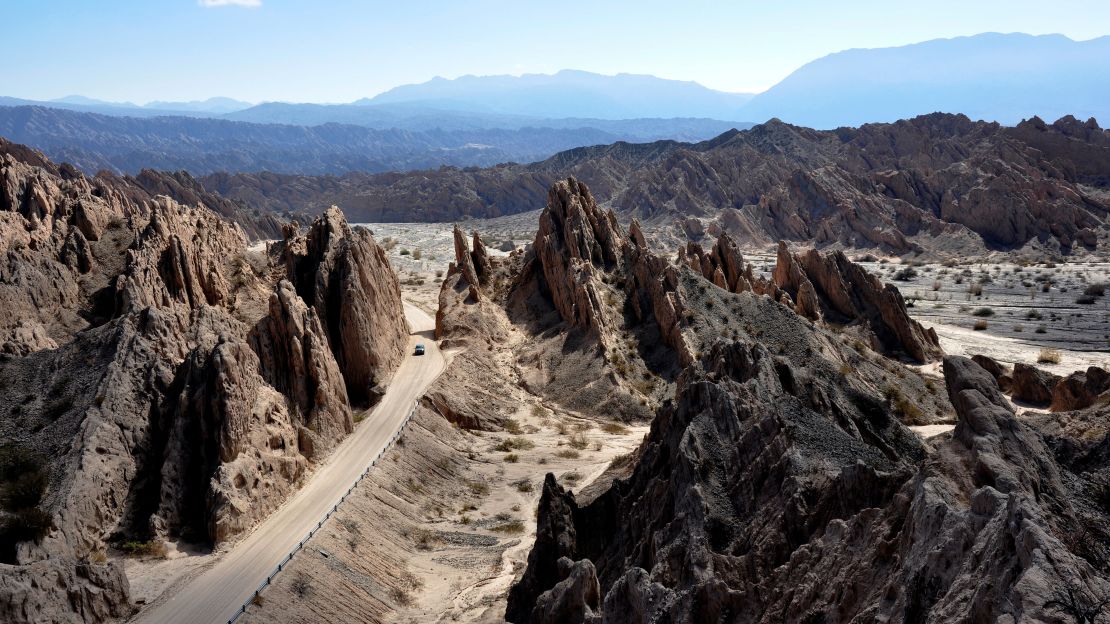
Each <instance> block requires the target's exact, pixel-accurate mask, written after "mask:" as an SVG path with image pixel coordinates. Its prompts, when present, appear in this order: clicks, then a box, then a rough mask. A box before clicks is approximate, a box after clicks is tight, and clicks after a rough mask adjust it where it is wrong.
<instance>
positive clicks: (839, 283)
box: [774, 241, 941, 362]
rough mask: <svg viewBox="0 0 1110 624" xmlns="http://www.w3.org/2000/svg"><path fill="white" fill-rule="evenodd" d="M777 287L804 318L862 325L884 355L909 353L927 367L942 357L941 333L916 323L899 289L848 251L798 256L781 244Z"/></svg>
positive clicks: (776, 266) (776, 267) (776, 278)
mask: <svg viewBox="0 0 1110 624" xmlns="http://www.w3.org/2000/svg"><path fill="white" fill-rule="evenodd" d="M774 281H775V284H776V285H777V286H778V287H779V288H781V289H783V290H784V291H786V292H787V293H788V294H790V296H791V297H793V298H794V300H795V302H796V304H795V305H796V308H795V309H796V310H797V312H798V313H799V314H801V315H803V316H805V317H807V318H810V319H813V320H816V319H818V318H822V317H827V318H830V319H833V320H837V321H843V320H848V321H853V320H861V321H863V322H864V323H866V325H867V326H868V328H869V329H870V330H871V333H872V335H873V336H874V337H875V340H876V342H877V343H878V344H877V345H876V346H877V347H878V348H879V349H878V350H881V351H888V352H889V351H903V352H905V353H906V354H907V355H909V356H910V357H912V358H914V359H915V360H918V361H921V362H928V361H930V360H935V359H937V358H938V357H940V355H941V350H940V341H939V339H938V338H937V334H936V332H934V331H933V330H931V329H928V330H927V329H925V328H924V327H922V326H921V324H920V323H918V322H917V321H915V320H913V319H911V318H910V315H909V313H908V312H907V311H906V302H905V301H904V300H903V299H902V294H901V293H900V292H898V289H897V288H895V287H894V286H892V285H890V284H886V285H884V284H883V283H882V281H880V280H879V278H878V277H875V276H874V275H872V274H870V273H868V272H867V271H866V270H865V269H864V268H863V267H861V266H859V265H858V264H855V263H853V262H852V261H850V260H848V258H847V256H845V255H844V253H843V252H840V251H834V252H832V253H830V254H824V255H823V254H821V253H819V252H818V251H817V250H816V249H811V250H809V251H808V252H806V253H805V254H803V255H801V256H794V255H792V254H791V253H790V252H789V251H788V250H787V248H786V244H785V243H784V242H781V241H780V242H779V248H778V261H777V262H776V264H775V272H774Z"/></svg>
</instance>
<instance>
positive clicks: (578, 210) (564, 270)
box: [516, 178, 624, 333]
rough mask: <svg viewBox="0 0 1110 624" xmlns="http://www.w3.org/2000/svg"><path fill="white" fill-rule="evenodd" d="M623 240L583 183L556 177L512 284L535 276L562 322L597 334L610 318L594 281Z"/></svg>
mask: <svg viewBox="0 0 1110 624" xmlns="http://www.w3.org/2000/svg"><path fill="white" fill-rule="evenodd" d="M623 240H624V238H623V236H622V235H621V233H620V229H619V228H618V227H617V218H616V215H614V214H613V212H612V211H609V212H602V210H601V209H600V208H598V206H597V202H595V201H594V198H593V195H591V194H590V190H589V189H588V188H587V187H586V185H585V184H583V183H581V182H579V181H577V180H575V179H574V178H569V179H567V180H563V181H560V182H557V183H556V184H555V185H553V186H552V187H551V190H550V191H549V192H548V196H547V208H546V209H545V210H544V211H543V212H542V213H541V214H540V225H539V230H538V231H537V232H536V240H535V242H534V243H533V244H532V249H531V250H530V252H529V257H528V259H527V260H526V264H525V268H524V270H523V271H522V272H521V274H520V277H519V278H518V283H517V285H516V286H517V288H518V289H519V290H523V289H526V288H528V283H529V281H531V280H535V282H536V284H537V287H538V288H539V289H540V290H541V291H542V292H545V293H547V294H548V296H549V299H550V301H551V302H552V304H553V305H554V306H555V309H556V310H557V311H558V313H559V316H560V317H562V319H563V320H564V321H565V322H566V323H568V324H569V325H571V326H574V327H578V328H581V329H586V330H591V331H594V332H597V333H603V332H604V331H605V330H606V329H607V328H608V326H609V325H610V323H611V320H610V319H609V318H608V317H609V315H608V313H607V312H606V310H605V306H604V304H603V299H602V294H601V289H600V288H599V286H598V284H597V283H596V281H597V280H600V279H601V273H604V272H609V271H613V270H615V269H616V268H617V267H618V263H619V261H620V258H621V246H622V243H623Z"/></svg>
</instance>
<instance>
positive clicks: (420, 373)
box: [136, 303, 444, 624]
mask: <svg viewBox="0 0 1110 624" xmlns="http://www.w3.org/2000/svg"><path fill="white" fill-rule="evenodd" d="M405 318H407V319H408V322H409V327H411V328H412V335H411V336H410V337H409V349H408V356H407V357H406V358H405V360H404V361H403V362H402V363H401V365H400V366H399V367H398V368H397V372H396V373H395V374H394V375H393V380H392V382H391V383H390V385H389V388H388V389H387V390H386V393H385V396H384V397H383V398H382V400H381V402H379V403H378V404H377V405H376V406H375V407H374V408H373V411H372V412H371V413H370V414H369V415H368V416H367V418H366V419H365V420H363V421H362V423H361V424H359V425H358V426H357V427H356V429H355V432H354V433H353V434H351V435H350V436H348V437H347V439H346V440H344V441H343V442H342V443H341V444H340V445H339V446H338V447H337V448H336V450H335V451H334V452H333V453H332V454H331V456H330V457H329V458H328V459H327V461H326V462H325V463H324V465H323V466H321V467H320V468H318V469H317V470H316V472H315V473H313V475H312V476H311V477H310V478H309V480H308V482H307V483H305V484H304V486H303V487H302V488H301V489H300V490H298V491H297V492H296V493H295V494H293V496H292V497H290V499H289V500H288V501H287V502H286V503H285V504H284V505H283V506H282V507H281V509H279V510H278V511H276V512H274V513H273V514H271V515H270V516H269V517H268V518H266V520H264V521H263V522H262V523H261V524H260V525H258V527H256V528H255V530H254V531H253V532H251V533H250V535H248V536H247V537H246V538H245V539H243V540H242V541H240V542H239V543H237V544H235V545H234V546H232V547H231V549H230V550H228V552H227V553H225V554H224V555H223V556H222V557H220V559H219V560H218V561H217V562H216V563H215V564H214V565H212V567H210V568H208V569H207V570H205V571H204V572H202V573H201V574H200V575H198V576H197V577H196V578H193V579H192V580H190V581H189V582H188V584H186V585H185V586H183V587H182V588H181V590H180V591H178V592H177V593H176V594H175V595H174V596H172V597H170V598H168V599H165V600H161V601H159V602H157V603H155V604H153V605H152V606H151V607H150V608H149V609H147V610H145V611H144V612H141V613H140V614H139V615H138V617H137V618H136V621H138V622H144V623H145V622H150V623H155V622H157V623H159V624H161V623H181V624H186V623H188V624H206V623H216V622H221V623H222V622H227V621H228V620H229V619H230V618H231V617H232V616H234V615H235V613H236V612H237V611H238V610H239V608H240V606H241V605H242V604H243V603H244V602H245V601H247V600H249V599H250V598H251V596H252V594H253V593H254V591H255V589H257V588H258V586H259V585H260V584H261V583H262V581H264V580H265V579H266V575H267V574H269V573H270V572H271V571H272V570H273V569H274V568H275V567H276V566H277V565H278V563H280V562H281V561H282V560H283V559H285V556H286V555H287V554H289V552H290V551H291V550H292V549H293V548H294V547H295V546H296V545H297V543H298V542H300V540H301V539H303V538H304V536H305V535H307V534H308V532H309V531H310V530H312V529H313V528H315V527H316V523H318V522H320V521H321V520H322V519H323V518H324V516H325V514H327V512H328V511H329V510H330V509H331V507H332V505H334V504H335V503H336V501H338V500H339V498H340V497H341V496H343V494H344V493H345V492H346V491H347V489H348V488H350V487H351V485H353V484H354V483H355V481H356V480H357V479H358V477H359V475H361V474H362V473H363V472H364V471H365V470H366V468H367V467H368V466H369V465H370V463H371V462H372V461H373V460H374V458H375V457H377V456H378V453H379V452H381V450H382V449H384V448H385V447H386V445H387V444H389V442H390V440H391V438H392V437H393V434H394V433H395V432H396V431H397V430H398V429H399V428H400V427H401V425H402V424H403V423H404V420H405V417H406V416H407V415H408V413H409V408H411V407H412V404H413V402H414V401H416V400H417V399H418V398H420V396H421V395H422V394H423V393H424V390H425V389H426V388H427V387H428V385H429V384H431V382H432V381H433V380H434V379H435V378H436V377H437V376H438V375H439V374H440V372H442V371H443V368H444V360H443V356H442V354H440V352H439V349H438V348H437V346H436V344H435V340H434V339H433V335H432V333H433V331H434V328H435V321H433V320H432V318H431V317H430V316H428V315H427V314H426V313H424V312H423V311H422V310H420V309H418V308H416V307H415V306H413V305H410V304H408V303H405ZM418 342H423V343H424V344H425V346H426V347H427V351H426V354H425V355H423V356H414V355H413V354H412V353H413V349H414V347H415V346H416V343H418Z"/></svg>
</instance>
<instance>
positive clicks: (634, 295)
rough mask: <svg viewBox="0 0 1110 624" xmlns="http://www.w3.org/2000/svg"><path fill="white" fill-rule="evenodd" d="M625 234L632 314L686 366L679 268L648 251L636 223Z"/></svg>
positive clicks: (688, 352)
mask: <svg viewBox="0 0 1110 624" xmlns="http://www.w3.org/2000/svg"><path fill="white" fill-rule="evenodd" d="M628 232H629V237H628V238H629V241H628V243H626V244H625V246H624V258H625V266H626V267H627V274H628V275H627V278H626V280H625V290H626V293H627V298H628V302H629V306H630V307H631V309H632V313H633V315H635V317H636V318H637V319H638V320H639V321H640V322H641V323H648V322H654V323H655V325H656V326H657V327H658V329H659V335H660V337H661V338H662V340H663V344H665V345H667V346H668V347H670V348H671V349H673V350H674V352H675V355H676V356H677V359H678V363H679V365H680V366H688V365H690V364H691V363H692V362H693V361H694V349H693V348H692V347H691V346H690V344H689V341H688V339H687V337H686V336H685V335H684V334H683V331H682V320H683V313H684V311H685V308H686V304H685V300H684V297H683V295H682V290H681V289H680V287H679V281H680V280H679V273H678V271H679V268H678V267H676V266H673V265H671V264H670V263H668V262H667V261H666V260H665V259H664V258H662V257H660V256H656V255H654V254H652V253H651V252H650V251H649V250H648V248H647V243H646V242H645V240H644V235H643V232H642V231H641V230H640V224H639V222H638V221H635V220H633V221H632V225H631V226H630V227H629V230H628Z"/></svg>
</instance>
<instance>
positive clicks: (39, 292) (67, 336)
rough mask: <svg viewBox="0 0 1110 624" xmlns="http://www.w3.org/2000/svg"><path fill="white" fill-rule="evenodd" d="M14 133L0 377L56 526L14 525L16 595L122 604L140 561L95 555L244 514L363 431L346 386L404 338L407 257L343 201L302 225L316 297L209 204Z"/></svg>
mask: <svg viewBox="0 0 1110 624" xmlns="http://www.w3.org/2000/svg"><path fill="white" fill-rule="evenodd" d="M4 147H5V149H4V150H3V151H0V181H2V184H0V229H2V231H3V234H4V235H3V236H0V254H3V256H4V258H3V259H4V262H3V263H0V267H3V268H2V269H0V272H2V275H0V299H2V300H3V301H4V302H5V305H6V306H7V307H6V308H5V310H6V311H8V310H10V311H11V314H9V315H6V316H5V317H4V318H3V319H0V348H2V349H3V351H4V353H5V354H6V355H4V356H3V357H2V358H0V384H2V385H3V387H5V388H7V389H16V391H13V392H5V393H0V414H4V415H5V418H3V419H0V437H2V438H3V439H4V440H5V441H6V442H8V443H11V444H13V445H15V446H18V447H20V448H25V449H29V450H32V451H35V452H37V453H38V454H40V455H42V456H44V457H48V458H50V465H49V469H50V471H51V472H52V478H51V479H50V485H49V487H48V489H47V490H46V492H45V495H44V496H43V497H42V502H41V503H40V505H39V506H40V507H41V510H42V511H44V512H45V513H46V514H47V516H48V517H49V518H50V521H51V524H52V528H51V527H47V528H46V530H45V534H44V535H42V536H41V537H35V538H32V539H26V540H22V541H20V543H19V544H14V545H10V544H5V548H4V552H5V553H14V555H7V554H6V555H4V557H5V559H8V560H6V561H4V563H10V564H15V565H14V567H13V566H4V565H0V587H4V588H7V589H6V590H5V591H4V592H0V612H3V613H5V614H8V615H10V616H11V617H9V618H8V619H9V620H11V621H16V622H19V621H42V620H43V619H46V620H64V621H79V620H82V619H85V620H89V621H99V620H101V619H104V618H111V617H125V616H126V615H128V614H129V613H130V610H131V607H130V605H129V604H128V601H127V593H128V587H127V585H126V580H125V578H124V577H123V575H122V572H121V571H120V569H119V567H118V565H117V563H115V562H114V561H109V562H107V563H104V564H101V563H91V562H92V561H94V560H95V561H99V560H102V558H101V557H100V556H99V553H102V552H104V551H105V550H107V549H108V547H109V546H110V545H112V544H116V543H118V542H121V541H127V540H138V541H144V540H148V539H155V540H157V539H162V538H176V537H180V538H183V539H185V540H186V541H190V542H196V543H201V544H216V543H219V542H222V541H224V540H227V539H229V538H231V537H233V536H235V535H237V534H239V533H242V532H243V531H246V530H249V529H250V528H251V527H252V526H254V524H256V523H257V522H258V521H259V520H261V519H262V518H264V517H266V516H267V515H268V514H269V513H271V512H272V511H273V510H274V509H276V508H277V506H278V505H280V504H281V502H282V501H283V500H284V499H285V497H286V496H288V495H289V494H290V493H291V492H293V491H294V490H295V489H296V487H298V486H299V483H300V481H301V478H302V476H303V474H305V472H306V469H307V467H308V466H309V463H310V462H312V461H317V460H319V459H320V458H322V457H323V456H324V455H325V454H326V453H327V451H328V450H329V449H330V448H332V447H333V446H334V445H335V444H336V443H337V442H338V441H339V440H341V439H342V438H343V437H344V436H345V435H347V434H348V433H350V431H351V430H352V427H353V421H352V416H351V408H350V405H349V400H348V393H347V388H348V387H351V386H352V385H354V386H356V387H360V388H362V389H363V390H364V391H365V389H366V387H367V385H370V384H377V383H378V382H379V380H380V379H382V378H385V377H387V376H388V374H389V372H390V371H391V368H392V366H394V365H395V364H396V362H397V361H399V359H400V357H401V353H400V351H401V349H402V348H403V347H402V345H403V344H404V340H405V338H404V334H405V333H407V332H406V330H405V327H404V319H403V314H402V311H401V304H400V294H399V289H398V287H397V281H396V277H395V276H394V275H393V274H392V272H391V271H390V269H389V267H388V264H387V263H386V262H385V259H384V255H383V254H382V253H381V250H380V249H379V248H377V246H376V245H374V244H373V239H372V238H370V237H369V234H368V233H360V232H357V231H355V232H352V231H351V230H350V229H349V228H347V226H346V223H345V222H343V221H342V216H341V215H336V214H329V215H327V216H326V217H325V218H324V219H322V220H321V222H320V223H318V224H317V226H316V227H315V228H314V232H313V233H310V235H309V236H308V237H307V239H306V240H305V241H304V244H303V245H302V247H303V249H305V250H306V253H305V258H307V259H308V262H309V263H311V264H312V271H311V274H312V277H313V278H314V281H313V284H312V287H311V288H310V289H309V290H310V291H311V293H312V295H313V297H312V298H311V299H310V300H309V301H308V302H306V301H305V300H304V299H302V296H301V295H300V294H298V292H297V290H296V289H295V288H294V285H293V282H292V281H280V282H279V281H278V279H279V278H280V277H281V276H282V274H283V273H284V274H285V275H287V276H288V277H289V278H291V279H292V280H294V281H295V278H296V277H298V274H296V273H293V272H289V273H286V271H287V269H288V268H289V267H287V266H286V264H285V262H283V261H280V260H278V261H276V262H273V263H269V262H267V259H266V258H265V257H264V256H263V255H262V254H256V255H254V256H250V255H249V254H251V253H254V252H248V250H247V248H246V243H247V237H246V235H245V233H244V231H243V229H242V228H240V227H239V226H237V225H236V224H234V223H231V222H229V221H226V220H224V219H222V218H221V217H220V216H219V215H217V214H216V213H214V212H212V211H211V210H209V209H208V208H205V207H204V206H203V205H191V206H188V205H182V204H179V203H177V202H176V201H174V200H172V199H170V198H168V197H164V196H158V197H155V196H152V195H150V194H148V193H147V192H146V191H145V190H144V189H143V188H142V187H140V186H138V185H137V184H136V183H135V182H134V181H132V180H126V179H119V178H112V177H110V176H106V177H101V178H91V179H90V178H86V177H84V176H82V175H81V174H79V173H77V172H76V171H74V170H73V169H72V168H68V167H67V166H64V165H63V166H55V165H53V164H52V163H49V161H46V160H45V159H44V158H42V157H41V155H38V154H36V153H34V152H31V151H29V150H25V149H16V148H13V147H11V146H10V145H5V146H4ZM9 235H10V236H9ZM252 263H253V264H252ZM297 266H302V265H297ZM259 267H260V268H259ZM316 280H318V281H319V283H320V284H321V285H322V286H321V289H322V290H325V291H327V292H322V293H321V295H320V297H316V296H315V295H316V291H315V290H314V288H315V284H316ZM267 299H269V301H268V304H267ZM318 306H319V308H320V309H321V310H323V313H321V312H320V311H318V309H317V307H318ZM344 311H346V312H344ZM328 315H330V316H328ZM329 320H330V321H332V322H331V324H329V323H328V321H329ZM329 331H331V332H334V335H335V338H333V337H332V335H331V334H330V333H329ZM338 341H344V342H345V343H346V344H341V345H340V347H341V348H339V349H336V347H335V345H336V344H337V343H338ZM337 355H339V356H342V358H343V359H342V360H341V361H342V363H343V364H344V365H345V366H346V370H344V367H343V366H341V364H340V359H339V358H338V357H337ZM348 375H349V378H348ZM94 555H96V556H95V557H94ZM60 588H68V589H65V590H64V591H65V592H66V595H67V598H66V599H64V600H61V599H58V597H57V594H58V592H59V591H61V589H60ZM47 604H49V605H50V607H49V608H47V607H45V606H43V605H47Z"/></svg>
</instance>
